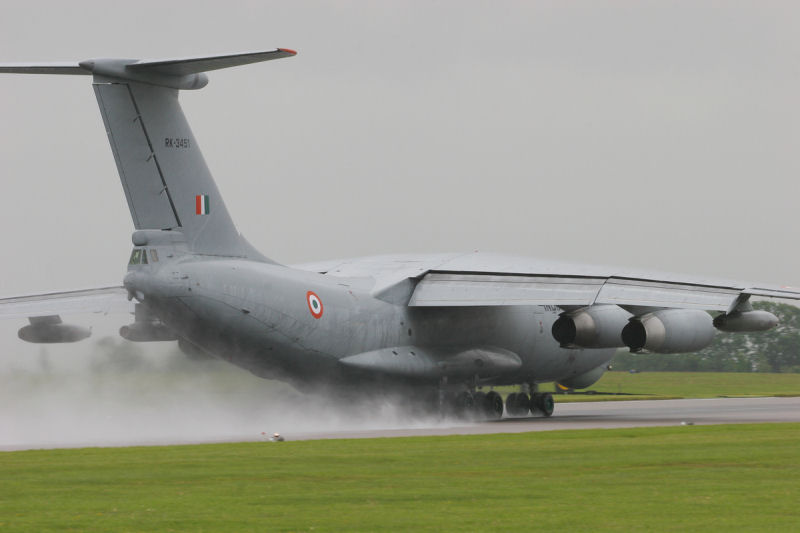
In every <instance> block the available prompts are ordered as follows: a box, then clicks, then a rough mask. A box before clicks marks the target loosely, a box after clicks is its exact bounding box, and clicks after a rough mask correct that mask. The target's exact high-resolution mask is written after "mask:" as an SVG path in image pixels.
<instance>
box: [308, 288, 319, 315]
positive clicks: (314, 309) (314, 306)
mask: <svg viewBox="0 0 800 533" xmlns="http://www.w3.org/2000/svg"><path fill="white" fill-rule="evenodd" d="M306 302H307V303H308V310H309V311H311V316H313V317H314V318H320V317H321V316H322V300H320V299H319V296H317V295H316V294H314V293H313V292H311V291H308V292H307V293H306Z"/></svg>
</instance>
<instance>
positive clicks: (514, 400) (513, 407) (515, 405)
mask: <svg viewBox="0 0 800 533" xmlns="http://www.w3.org/2000/svg"><path fill="white" fill-rule="evenodd" d="M530 408H531V400H530V398H528V395H527V394H525V393H524V392H512V393H511V394H509V395H508V397H507V398H506V412H507V413H508V414H509V415H511V416H525V415H527V414H528V409H530Z"/></svg>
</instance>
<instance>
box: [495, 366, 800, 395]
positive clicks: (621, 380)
mask: <svg viewBox="0 0 800 533" xmlns="http://www.w3.org/2000/svg"><path fill="white" fill-rule="evenodd" d="M506 389H507V390H506ZM504 390H505V391H506V392H510V391H512V390H516V389H515V388H511V387H507V388H504ZM542 390H543V391H548V392H550V391H552V390H553V385H551V384H547V385H545V386H543V387H542ZM587 390H591V391H596V392H597V394H591V395H589V394H576V395H572V394H560V395H556V397H555V398H556V401H557V402H576V401H578V402H585V401H608V400H639V399H644V400H653V399H674V398H719V397H734V396H736V397H747V396H800V374H767V373H756V372H753V373H735V372H642V373H639V374H629V373H628V372H606V373H605V375H603V377H602V378H600V381H598V382H597V383H595V384H594V385H592V386H591V387H589V388H588V389H587ZM603 393H610V394H603Z"/></svg>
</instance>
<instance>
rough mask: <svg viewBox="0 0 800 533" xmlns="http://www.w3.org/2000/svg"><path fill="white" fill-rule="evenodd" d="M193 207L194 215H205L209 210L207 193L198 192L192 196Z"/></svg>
mask: <svg viewBox="0 0 800 533" xmlns="http://www.w3.org/2000/svg"><path fill="white" fill-rule="evenodd" d="M194 207H195V210H194V212H195V214H196V215H207V214H208V213H209V211H210V209H209V207H210V205H209V201H208V195H207V194H198V195H197V196H195V197H194Z"/></svg>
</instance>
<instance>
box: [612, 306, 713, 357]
mask: <svg viewBox="0 0 800 533" xmlns="http://www.w3.org/2000/svg"><path fill="white" fill-rule="evenodd" d="M715 333H716V330H715V329H714V324H713V323H712V320H711V315H709V314H708V313H706V312H705V311H700V310H693V309H663V310H661V311H654V312H652V313H647V314H644V315H641V316H636V317H633V318H631V319H630V321H629V322H628V325H627V326H625V328H623V330H622V341H623V342H624V343H625V346H627V347H628V348H630V350H631V352H634V353H635V352H641V351H648V352H655V353H686V352H694V351H697V350H702V349H703V348H705V347H706V346H708V345H709V344H711V341H712V340H714V334H715Z"/></svg>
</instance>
